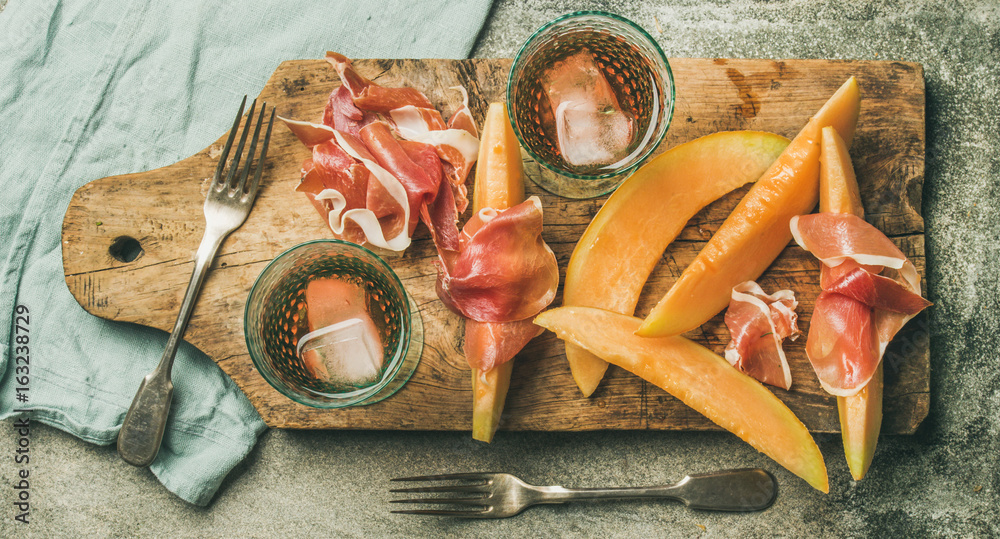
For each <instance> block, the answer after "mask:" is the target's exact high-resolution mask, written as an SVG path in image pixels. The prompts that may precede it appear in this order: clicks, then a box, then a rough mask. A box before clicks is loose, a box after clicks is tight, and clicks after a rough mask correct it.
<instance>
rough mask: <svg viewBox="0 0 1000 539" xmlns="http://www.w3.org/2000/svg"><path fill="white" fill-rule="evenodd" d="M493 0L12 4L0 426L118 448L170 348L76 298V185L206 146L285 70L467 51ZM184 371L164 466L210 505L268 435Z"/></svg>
mask: <svg viewBox="0 0 1000 539" xmlns="http://www.w3.org/2000/svg"><path fill="white" fill-rule="evenodd" d="M490 3H491V2H490V1H489V0H474V1H460V0H452V1H448V0H421V1H419V2H414V1H411V0H398V1H394V0H366V1H363V2H357V1H355V0H341V1H327V2H311V1H302V0H292V1H287V0H286V1H282V2H267V1H259V0H244V1H241V2H217V1H205V2H203V1H198V0H177V1H173V2H154V1H148V0H147V1H124V0H111V1H108V0H64V1H60V0H31V1H28V0H10V1H9V2H8V3H7V5H6V7H4V8H3V11H0V51H3V54H0V137H2V140H3V144H2V149H0V199H2V201H3V203H2V204H0V232H2V238H3V241H2V242H0V253H2V256H3V262H2V266H0V287H2V288H0V328H2V329H0V351H2V355H0V418H7V417H11V416H13V415H19V416H25V415H26V416H27V417H29V418H30V419H31V420H37V421H40V422H42V423H46V424H49V425H53V426H55V427H57V428H60V429H63V430H65V431H67V432H69V433H72V434H74V435H75V436H78V437H80V438H81V439H84V440H86V441H88V442H92V443H95V444H111V443H114V442H115V440H116V437H117V434H118V430H119V428H120V427H121V423H122V419H123V418H124V416H125V412H126V410H127V409H128V406H129V404H130V403H131V401H132V397H133V396H134V394H135V391H136V389H137V388H138V387H139V382H140V381H141V380H142V377H143V376H145V375H146V374H147V373H148V372H150V371H151V370H152V369H153V367H154V366H155V365H156V363H157V362H158V361H159V359H160V355H161V354H162V352H163V348H164V346H165V343H166V338H167V335H166V334H165V333H164V332H162V331H159V330H153V329H149V328H144V327H139V326H135V325H131V324H124V323H115V322H109V321H105V320H101V319H98V318H96V317H94V316H91V315H90V314H88V313H86V312H85V311H84V310H83V309H82V308H81V307H80V306H79V304H77V302H76V300H74V299H73V297H72V296H71V295H70V293H69V290H68V289H67V287H66V284H65V281H64V277H63V268H62V254H61V248H62V246H61V241H62V240H61V229H62V221H63V216H64V215H65V212H66V208H67V206H68V204H69V201H70V198H71V197H72V195H73V192H74V191H75V190H76V189H77V188H79V187H80V186H82V185H84V184H85V183H87V182H89V181H92V180H96V179H99V178H103V177H106V176H110V175H115V174H124V173H129V172H138V171H143V170H150V169H153V168H157V167H161V166H165V165H168V164H171V163H174V162H176V161H179V160H180V159H182V158H184V157H187V156H189V155H192V154H194V153H196V152H197V151H199V150H201V149H202V148H204V147H206V146H208V145H209V144H210V143H212V142H213V141H215V140H216V139H217V138H218V136H219V135H220V134H221V133H224V132H225V131H226V130H227V129H228V128H229V125H230V123H231V122H232V119H233V114H234V111H235V110H236V108H237V107H238V104H239V102H240V99H241V98H242V97H243V95H244V94H249V95H250V96H251V97H252V96H255V95H257V94H258V93H259V91H260V89H261V88H262V87H263V85H264V83H265V82H266V81H267V79H268V77H269V76H270V74H271V73H272V72H273V71H274V69H275V68H276V67H277V66H278V64H279V63H281V62H282V61H284V60H292V59H300V58H322V57H323V55H324V53H325V52H326V51H327V50H336V51H339V52H341V53H344V54H346V55H348V56H349V57H355V58H464V57H467V56H468V54H469V53H470V51H471V50H472V46H473V44H474V42H475V39H476V36H477V35H478V33H479V31H480V29H481V27H482V25H483V23H484V20H485V18H486V16H487V14H488V13H489V8H490ZM199 226H203V224H202V223H199ZM193 256H194V253H192V257H193ZM18 307H20V309H19V308H18ZM15 310H20V311H25V310H27V321H25V320H24V319H20V320H17V319H16V318H15ZM18 322H20V325H21V326H22V329H20V330H18V329H17V328H16V325H18ZM25 336H26V338H25ZM18 341H20V342H18ZM18 347H21V348H18ZM18 367H23V368H22V369H20V370H19V369H18ZM22 376H27V379H25V378H20V377H22ZM19 378H20V379H19ZM173 378H174V385H175V389H174V401H173V407H172V409H171V414H170V420H169V423H168V425H167V431H166V434H165V436H164V440H163V446H162V447H161V449H160V453H159V455H158V456H157V458H156V460H155V461H154V462H153V464H152V465H151V466H150V469H151V470H152V471H153V473H154V474H156V476H157V477H158V478H159V480H160V481H161V482H162V483H163V485H164V486H165V487H166V488H167V489H169V490H170V491H171V492H173V493H175V494H177V495H178V496H180V497H181V498H183V499H184V500H187V501H189V502H191V503H194V504H198V505H205V504H207V503H208V502H209V501H210V500H211V499H212V497H213V495H214V494H215V492H216V490H218V488H219V485H220V484H221V483H222V480H223V479H224V478H225V476H226V474H228V473H229V471H230V470H232V469H233V467H234V466H236V464H238V463H239V462H240V461H241V460H242V459H243V458H244V457H245V456H246V455H247V453H249V451H250V450H251V449H252V448H253V446H254V444H255V443H256V441H257V437H258V436H259V435H260V433H261V432H263V431H264V429H265V425H264V423H263V421H262V420H261V418H260V416H259V415H258V414H257V412H256V411H255V410H254V408H253V407H252V406H251V405H250V402H249V401H248V400H247V398H246V396H245V395H244V394H243V393H242V392H241V391H240V390H239V389H238V388H237V387H236V385H235V384H234V383H233V382H232V380H230V379H229V377H228V376H226V375H225V374H224V373H223V372H222V371H221V370H220V369H219V368H218V366H217V365H216V364H215V363H214V362H212V361H211V360H210V359H209V358H208V357H206V356H205V355H204V354H202V353H201V352H199V351H198V350H197V349H195V348H194V347H193V346H190V345H188V344H183V345H182V346H181V348H180V350H179V352H178V354H177V359H176V364H175V368H174V372H173ZM22 382H26V383H24V384H22ZM19 387H20V388H26V389H20V390H19V389H18V388H19ZM20 399H24V400H20Z"/></svg>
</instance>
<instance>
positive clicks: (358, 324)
mask: <svg viewBox="0 0 1000 539" xmlns="http://www.w3.org/2000/svg"><path fill="white" fill-rule="evenodd" d="M297 352H298V354H299V356H300V357H301V358H302V360H303V362H305V363H306V364H307V365H314V366H321V368H319V369H316V370H318V371H319V372H321V373H322V374H323V376H322V377H323V378H324V379H325V380H324V381H326V382H328V383H331V384H338V385H350V386H365V385H371V384H373V383H375V382H376V381H378V379H379V375H380V374H381V372H382V362H383V348H382V341H381V340H380V339H379V334H378V330H377V329H376V328H375V324H374V323H373V322H372V320H371V319H370V318H367V317H359V318H350V319H347V320H344V321H342V322H338V323H336V324H332V325H329V326H325V327H322V328H320V329H317V330H316V331H312V332H309V333H307V334H305V335H304V336H303V337H302V338H301V339H299V343H298V348H297ZM317 364H318V365H317Z"/></svg>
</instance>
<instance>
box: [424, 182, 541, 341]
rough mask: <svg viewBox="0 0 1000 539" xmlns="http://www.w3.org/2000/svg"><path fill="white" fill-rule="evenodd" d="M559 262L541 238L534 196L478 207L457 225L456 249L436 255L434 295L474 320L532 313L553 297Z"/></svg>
mask: <svg viewBox="0 0 1000 539" xmlns="http://www.w3.org/2000/svg"><path fill="white" fill-rule="evenodd" d="M558 285H559V267H558V265H557V263H556V257H555V254H554V253H553V252H552V250H551V249H550V248H549V246H548V245H546V244H545V241H544V240H542V204H541V202H540V201H539V200H538V197H531V198H529V199H528V200H526V201H524V202H522V203H520V204H518V205H517V206H513V207H511V208H508V209H506V210H504V211H502V212H499V213H498V212H496V210H493V209H492V208H484V209H483V210H481V211H480V212H479V213H478V214H476V215H475V216H473V218H472V219H470V220H469V223H468V224H466V226H465V228H464V229H463V231H462V238H461V241H460V250H459V252H458V253H456V254H455V256H454V257H453V259H452V260H448V259H446V257H442V260H441V263H440V264H439V273H438V281H437V290H438V296H439V297H440V298H441V300H442V301H443V302H444V304H445V305H447V306H448V307H449V308H450V309H452V310H453V311H455V312H456V313H458V314H460V315H462V316H464V317H465V318H468V319H470V320H475V321H478V322H511V321H515V320H523V319H525V318H529V317H532V316H534V315H536V314H538V313H539V312H541V310H542V309H544V308H545V307H546V306H547V305H548V304H549V303H551V302H552V300H553V299H555V295H556V288H557V287H558Z"/></svg>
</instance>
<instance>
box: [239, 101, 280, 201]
mask: <svg viewBox="0 0 1000 539" xmlns="http://www.w3.org/2000/svg"><path fill="white" fill-rule="evenodd" d="M266 109H267V103H266V102H265V103H264V106H263V107H261V109H260V112H261V114H260V116H261V118H263V117H264V111H265V110H266ZM272 126H274V107H271V119H270V120H268V121H267V132H266V133H264V144H263V146H261V148H260V157H258V158H257V169H256V170H255V171H254V174H253V181H252V182H251V183H250V187H249V188H248V189H247V194H246V195H244V199H245V198H250V199H253V197H255V196H257V188H258V187H260V176H261V174H262V173H263V172H264V158H266V157H267V146H268V144H269V143H270V142H271V127H272ZM257 128H258V129H260V123H258V124H257ZM256 137H257V133H256V132H254V138H256ZM247 165H248V167H249V163H247Z"/></svg>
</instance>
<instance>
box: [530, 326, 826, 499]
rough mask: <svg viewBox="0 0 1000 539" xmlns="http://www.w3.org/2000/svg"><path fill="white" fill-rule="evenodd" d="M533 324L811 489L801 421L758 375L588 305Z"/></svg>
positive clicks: (819, 469)
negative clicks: (693, 413)
mask: <svg viewBox="0 0 1000 539" xmlns="http://www.w3.org/2000/svg"><path fill="white" fill-rule="evenodd" d="M535 323H536V324H538V325H540V326H542V327H544V328H546V329H549V330H551V331H553V332H555V334H556V336H558V337H559V338H560V339H563V340H565V341H567V342H571V343H573V344H575V345H577V346H580V347H582V348H585V349H586V350H588V351H590V352H591V353H594V354H596V355H597V356H599V357H601V358H604V359H605V360H607V361H608V362H610V363H612V364H614V365H618V366H619V367H622V368H623V369H626V370H628V371H630V372H632V373H634V374H635V375H637V376H639V377H641V378H642V379H643V380H646V381H647V382H649V383H651V384H654V385H656V386H657V387H659V388H661V389H663V390H664V391H666V392H667V393H670V394H671V395H673V396H674V397H676V398H677V399H679V400H680V401H681V402H683V403H684V404H686V405H688V406H690V407H691V408H694V409H695V410H697V411H698V412H699V413H701V414H703V415H704V416H705V417H707V418H709V419H711V420H712V421H713V422H714V423H715V424H717V425H719V426H720V427H722V428H724V429H726V430H728V431H729V432H732V433H733V434H735V435H737V436H739V437H740V438H741V439H743V440H744V441H746V442H747V443H749V444H750V445H752V446H753V447H754V448H756V449H757V450H759V451H761V452H762V453H764V454H765V455H767V456H769V457H771V458H772V459H774V460H775V461H776V462H777V463H778V464H781V465H782V466H784V467H785V468H787V469H788V470H789V471H790V472H792V473H794V474H795V475H797V476H799V477H801V478H802V479H804V480H805V481H806V482H807V483H809V484H810V485H812V486H813V487H815V488H816V489H818V490H821V491H823V492H829V482H828V479H827V474H826V463H825V462H824V461H823V455H822V454H821V453H820V451H819V447H818V446H817V445H816V442H815V441H814V440H813V438H812V436H811V435H810V434H809V431H808V430H807V429H806V427H805V425H803V424H802V422H801V421H799V419H798V418H797V417H796V416H795V414H794V413H792V411H791V410H789V409H788V407H787V406H785V404H784V403H783V402H781V401H780V400H778V398H777V397H775V396H774V394H772V393H771V392H770V391H768V390H767V389H766V388H765V387H764V386H763V385H762V384H761V383H760V382H758V381H757V380H754V379H753V378H751V377H749V376H747V375H745V374H743V373H741V372H740V371H738V370H736V369H734V368H733V367H732V366H731V365H730V364H729V362H727V361H726V360H725V359H723V358H722V357H720V356H718V355H716V354H714V353H712V351H711V350H709V349H707V348H705V347H704V346H701V345H700V344H698V343H695V342H693V341H690V340H688V339H685V338H684V337H679V336H675V337H661V338H644V337H639V336H637V335H635V331H636V329H638V327H639V324H640V323H641V320H640V319H638V318H634V317H631V316H628V315H623V314H618V313H613V312H610V311H605V310H601V309H594V308H592V307H559V308H557V309H551V310H548V311H546V312H543V313H542V314H540V315H538V316H537V317H536V318H535Z"/></svg>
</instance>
